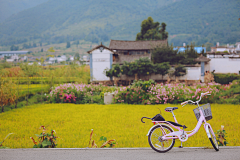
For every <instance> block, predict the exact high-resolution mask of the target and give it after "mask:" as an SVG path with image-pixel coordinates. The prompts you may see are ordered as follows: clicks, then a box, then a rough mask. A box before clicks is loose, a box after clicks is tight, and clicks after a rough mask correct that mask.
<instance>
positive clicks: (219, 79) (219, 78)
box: [214, 73, 240, 84]
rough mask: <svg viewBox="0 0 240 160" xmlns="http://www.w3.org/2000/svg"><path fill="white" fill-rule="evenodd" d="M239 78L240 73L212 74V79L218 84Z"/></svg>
mask: <svg viewBox="0 0 240 160" xmlns="http://www.w3.org/2000/svg"><path fill="white" fill-rule="evenodd" d="M237 79H240V75H237V74H233V73H228V74H216V73H215V74H214V81H215V82H216V83H220V84H229V83H230V82H232V81H234V80H237Z"/></svg>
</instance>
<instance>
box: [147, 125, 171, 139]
mask: <svg viewBox="0 0 240 160" xmlns="http://www.w3.org/2000/svg"><path fill="white" fill-rule="evenodd" d="M155 126H166V127H169V128H170V129H171V130H172V131H174V130H173V129H172V127H171V126H169V125H167V124H155V125H154V126H152V127H151V128H150V129H149V131H148V133H147V136H148V135H149V134H150V131H151V130H152V129H153V128H154V127H155Z"/></svg>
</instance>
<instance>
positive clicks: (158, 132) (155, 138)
mask: <svg viewBox="0 0 240 160" xmlns="http://www.w3.org/2000/svg"><path fill="white" fill-rule="evenodd" d="M163 131H165V133H166V134H168V133H170V132H173V130H172V129H171V128H170V127H168V126H162V128H161V127H160V126H155V127H154V128H153V129H152V130H151V131H150V134H149V135H148V143H149V145H150V146H151V148H152V149H153V150H155V151H157V152H160V153H164V152H167V151H169V150H171V149H172V147H173V146H174V143H175V139H168V140H162V139H161V137H162V136H164V135H165V133H164V132H163Z"/></svg>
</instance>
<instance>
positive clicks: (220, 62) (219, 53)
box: [206, 42, 240, 74]
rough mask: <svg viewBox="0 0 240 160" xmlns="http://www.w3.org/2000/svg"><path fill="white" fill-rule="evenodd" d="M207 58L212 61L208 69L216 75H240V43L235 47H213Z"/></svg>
mask: <svg viewBox="0 0 240 160" xmlns="http://www.w3.org/2000/svg"><path fill="white" fill-rule="evenodd" d="M207 57H208V58H209V59H211V63H209V64H208V65H207V66H206V68H207V70H209V71H213V70H214V71H215V73H236V74H240V42H237V43H236V48H235V47H234V46H229V45H227V46H219V43H217V45H216V47H211V52H207Z"/></svg>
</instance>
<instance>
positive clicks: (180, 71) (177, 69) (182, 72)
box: [173, 64, 187, 77]
mask: <svg viewBox="0 0 240 160" xmlns="http://www.w3.org/2000/svg"><path fill="white" fill-rule="evenodd" d="M174 68H175V71H174V73H173V75H175V77H181V76H184V75H185V74H187V70H186V68H185V67H184V66H183V65H181V64H179V65H176V66H175V67H174Z"/></svg>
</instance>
